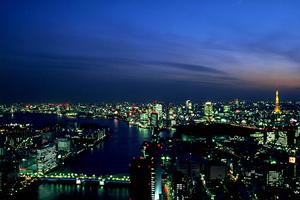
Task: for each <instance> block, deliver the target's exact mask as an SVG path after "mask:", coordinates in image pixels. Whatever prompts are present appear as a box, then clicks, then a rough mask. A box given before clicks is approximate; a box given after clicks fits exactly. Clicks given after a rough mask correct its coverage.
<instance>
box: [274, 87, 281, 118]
mask: <svg viewBox="0 0 300 200" xmlns="http://www.w3.org/2000/svg"><path fill="white" fill-rule="evenodd" d="M274 112H275V113H280V105H279V95H278V89H276V97H275V108H274Z"/></svg>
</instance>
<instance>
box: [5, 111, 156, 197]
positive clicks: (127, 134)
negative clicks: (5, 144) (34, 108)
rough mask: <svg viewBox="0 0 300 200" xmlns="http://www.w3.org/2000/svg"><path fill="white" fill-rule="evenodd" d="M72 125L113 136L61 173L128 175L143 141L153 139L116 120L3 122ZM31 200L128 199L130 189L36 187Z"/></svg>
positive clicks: (22, 117) (37, 117)
mask: <svg viewBox="0 0 300 200" xmlns="http://www.w3.org/2000/svg"><path fill="white" fill-rule="evenodd" d="M62 121H73V122H76V121H77V122H89V123H90V122H93V123H98V124H100V125H104V126H108V127H110V128H111V129H112V136H111V137H110V138H108V139H107V140H105V141H104V142H102V143H100V144H99V145H97V146H96V147H94V148H93V149H92V150H89V151H85V152H83V153H82V154H80V155H79V156H77V157H76V158H74V159H72V160H69V161H67V162H66V163H65V165H64V167H63V168H62V169H59V170H61V171H68V172H74V173H84V174H88V175H93V174H95V175H105V174H128V173H129V167H128V164H129V162H130V160H131V159H132V157H134V156H139V147H140V145H141V143H142V142H143V141H144V140H149V139H150V132H149V130H146V129H139V128H137V127H130V126H128V124H127V123H125V122H123V121H120V120H117V119H92V118H79V119H67V118H62V117H57V116H55V115H43V114H22V113H17V114H15V115H14V118H13V119H12V118H11V117H10V116H4V117H1V118H0V124H3V123H10V122H15V123H32V124H34V125H35V126H41V125H43V124H49V123H55V122H62ZM22 195H28V196H30V199H37V200H40V199H47V200H57V199H74V198H76V199H128V188H106V189H103V188H102V189H101V188H83V187H81V186H76V185H73V186H72V185H62V184H40V185H36V186H33V187H32V188H31V190H30V192H27V193H26V194H22Z"/></svg>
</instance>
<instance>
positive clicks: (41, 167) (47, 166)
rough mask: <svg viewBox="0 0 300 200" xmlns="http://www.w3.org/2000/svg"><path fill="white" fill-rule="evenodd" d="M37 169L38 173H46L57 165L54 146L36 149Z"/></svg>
mask: <svg viewBox="0 0 300 200" xmlns="http://www.w3.org/2000/svg"><path fill="white" fill-rule="evenodd" d="M36 160H37V170H38V172H39V173H46V172H48V171H49V170H51V169H53V168H55V167H56V166H57V152H56V147H55V146H54V145H53V146H46V147H44V148H42V149H38V150H37V158H36Z"/></svg>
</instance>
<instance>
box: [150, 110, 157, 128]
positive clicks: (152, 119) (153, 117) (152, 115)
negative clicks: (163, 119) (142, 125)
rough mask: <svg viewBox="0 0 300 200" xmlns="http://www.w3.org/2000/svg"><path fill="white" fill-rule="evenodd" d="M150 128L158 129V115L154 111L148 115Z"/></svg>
mask: <svg viewBox="0 0 300 200" xmlns="http://www.w3.org/2000/svg"><path fill="white" fill-rule="evenodd" d="M150 126H151V127H158V113H157V112H155V111H153V112H151V113H150Z"/></svg>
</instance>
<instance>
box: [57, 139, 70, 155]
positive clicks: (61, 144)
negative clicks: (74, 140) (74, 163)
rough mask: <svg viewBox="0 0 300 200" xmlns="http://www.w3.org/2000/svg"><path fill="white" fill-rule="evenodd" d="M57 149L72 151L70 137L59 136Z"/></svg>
mask: <svg viewBox="0 0 300 200" xmlns="http://www.w3.org/2000/svg"><path fill="white" fill-rule="evenodd" d="M57 151H59V152H60V151H63V152H70V151H71V141H70V140H69V139H68V138H58V139H57Z"/></svg>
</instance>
